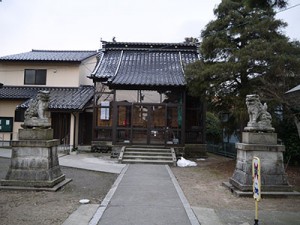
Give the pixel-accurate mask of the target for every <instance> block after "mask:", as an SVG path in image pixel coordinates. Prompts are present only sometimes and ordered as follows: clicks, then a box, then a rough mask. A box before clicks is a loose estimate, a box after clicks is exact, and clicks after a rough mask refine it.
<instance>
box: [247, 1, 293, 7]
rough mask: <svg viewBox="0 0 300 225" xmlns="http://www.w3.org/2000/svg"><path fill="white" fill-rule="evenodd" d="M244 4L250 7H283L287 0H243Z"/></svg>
mask: <svg viewBox="0 0 300 225" xmlns="http://www.w3.org/2000/svg"><path fill="white" fill-rule="evenodd" d="M244 3H245V5H246V6H249V7H251V8H262V9H266V8H285V7H286V6H287V4H288V1H287V0H244Z"/></svg>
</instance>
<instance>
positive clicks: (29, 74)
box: [24, 69, 47, 85]
mask: <svg viewBox="0 0 300 225" xmlns="http://www.w3.org/2000/svg"><path fill="white" fill-rule="evenodd" d="M46 74H47V70H34V69H26V70H25V72H24V84H30V85H45V84H46Z"/></svg>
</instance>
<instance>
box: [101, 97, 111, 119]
mask: <svg viewBox="0 0 300 225" xmlns="http://www.w3.org/2000/svg"><path fill="white" fill-rule="evenodd" d="M100 119H101V120H109V102H108V101H104V102H101V114H100Z"/></svg>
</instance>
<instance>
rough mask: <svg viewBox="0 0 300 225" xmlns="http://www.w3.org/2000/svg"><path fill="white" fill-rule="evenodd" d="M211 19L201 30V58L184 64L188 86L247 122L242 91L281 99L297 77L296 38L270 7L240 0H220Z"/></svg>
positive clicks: (299, 66)
mask: <svg viewBox="0 0 300 225" xmlns="http://www.w3.org/2000/svg"><path fill="white" fill-rule="evenodd" d="M214 14H215V16H216V17H217V19H216V20H214V21H211V22H210V23H208V24H207V26H206V28H205V30H204V31H202V34H201V37H202V42H201V45H200V55H201V60H200V61H199V62H196V63H194V64H192V65H190V66H188V67H187V68H186V73H187V80H188V86H189V90H190V91H191V93H192V94H193V95H197V96H199V95H200V96H201V95H202V96H203V95H205V96H207V98H208V100H209V101H210V102H212V105H213V106H214V107H215V109H216V110H217V111H220V110H223V111H227V112H229V111H231V112H232V113H233V115H234V116H235V119H236V120H238V121H239V122H238V123H239V124H240V128H241V129H242V128H243V126H244V125H245V123H246V122H247V121H246V120H247V113H246V112H245V110H246V109H245V104H244V101H245V96H246V95H247V94H252V93H257V94H260V95H261V96H262V97H263V98H265V99H267V100H275V101H277V102H280V101H284V100H283V94H284V92H285V91H287V90H289V88H292V87H293V86H295V85H297V83H294V82H296V81H295V80H298V81H299V76H297V75H299V68H300V61H299V59H300V57H299V56H300V48H299V42H291V41H290V40H289V38H288V37H286V36H285V35H284V34H283V33H282V31H283V28H284V27H285V26H287V24H286V23H284V22H283V21H281V20H277V19H275V12H274V10H273V8H272V7H269V8H266V9H262V8H250V7H247V6H245V4H243V3H242V1H239V0H223V1H222V2H221V3H220V5H219V6H218V7H217V8H216V9H215V10H214Z"/></svg>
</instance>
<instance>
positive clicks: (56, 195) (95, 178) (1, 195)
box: [0, 158, 118, 225]
mask: <svg viewBox="0 0 300 225" xmlns="http://www.w3.org/2000/svg"><path fill="white" fill-rule="evenodd" d="M9 163H10V159H5V158H0V179H3V178H5V175H6V173H7V170H8V167H9ZM61 169H62V172H63V173H64V174H65V175H66V178H71V179H72V182H71V183H69V184H67V185H66V186H65V187H63V188H62V189H60V190H58V191H57V192H46V191H9V190H0V218H1V219H0V224H3V225H12V224H18V225H35V224H36V225H40V224H43V225H48V224H49V225H50V224H51V225H60V224H62V223H63V222H64V221H65V220H66V219H67V218H68V216H69V215H70V214H71V213H72V212H74V211H75V210H76V209H77V208H78V207H79V205H80V203H79V200H80V199H89V200H90V201H91V203H94V204H99V203H100V202H101V201H102V200H103V199H104V197H105V195H106V194H107V192H108V191H109V189H110V188H111V186H112V185H113V183H114V181H115V180H116V178H117V176H118V175H117V174H110V173H102V172H94V171H88V170H82V169H74V168H67V167H61Z"/></svg>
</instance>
